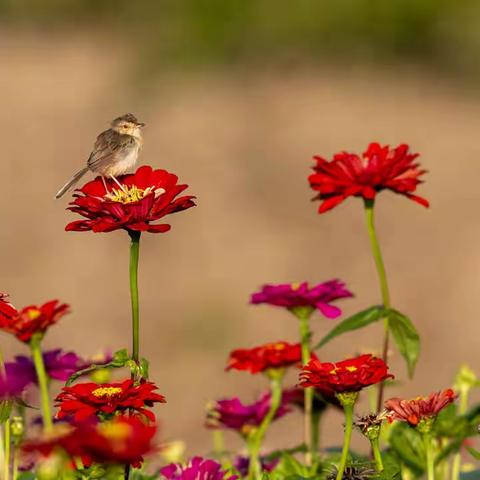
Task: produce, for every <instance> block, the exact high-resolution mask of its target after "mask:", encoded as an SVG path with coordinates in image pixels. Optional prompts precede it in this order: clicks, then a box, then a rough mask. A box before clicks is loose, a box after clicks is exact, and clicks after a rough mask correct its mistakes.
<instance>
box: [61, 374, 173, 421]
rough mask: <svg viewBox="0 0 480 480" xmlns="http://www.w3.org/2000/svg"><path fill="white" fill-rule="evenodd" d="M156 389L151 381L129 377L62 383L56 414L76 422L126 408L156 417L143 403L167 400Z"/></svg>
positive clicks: (151, 404) (150, 403)
mask: <svg viewBox="0 0 480 480" xmlns="http://www.w3.org/2000/svg"><path fill="white" fill-rule="evenodd" d="M155 390H157V386H156V385H155V384H154V383H152V382H143V383H140V384H139V385H135V384H134V382H133V381H132V380H125V381H123V382H119V383H103V384H98V383H93V382H87V383H78V384H76V385H74V386H72V387H64V388H63V389H62V391H61V393H60V394H59V395H58V396H57V398H56V399H55V401H56V402H57V404H56V406H57V407H59V409H60V410H59V411H58V413H57V418H59V419H63V418H73V420H74V421H75V422H82V421H84V420H86V419H88V418H92V417H95V416H96V415H97V416H99V417H105V416H107V417H108V416H110V415H112V414H115V413H123V412H125V411H127V410H129V411H130V412H136V413H137V414H139V415H144V416H145V417H147V418H148V419H149V420H151V421H155V415H154V414H153V412H151V411H150V410H147V408H146V407H152V406H153V404H154V403H165V401H166V400H165V397H163V396H162V395H159V394H158V393H155Z"/></svg>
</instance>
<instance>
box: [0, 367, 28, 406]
mask: <svg viewBox="0 0 480 480" xmlns="http://www.w3.org/2000/svg"><path fill="white" fill-rule="evenodd" d="M29 383H30V377H29V376H28V375H26V374H25V372H19V373H18V374H12V373H9V372H5V374H4V375H0V401H3V400H9V399H13V398H15V397H19V396H20V395H21V394H22V392H23V390H24V389H25V388H26V386H27V385H28V384H29Z"/></svg>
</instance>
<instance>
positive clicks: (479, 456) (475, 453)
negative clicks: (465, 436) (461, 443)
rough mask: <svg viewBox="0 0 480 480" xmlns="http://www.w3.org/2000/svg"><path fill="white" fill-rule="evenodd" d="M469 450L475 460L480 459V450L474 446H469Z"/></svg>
mask: <svg viewBox="0 0 480 480" xmlns="http://www.w3.org/2000/svg"><path fill="white" fill-rule="evenodd" d="M467 450H468V452H469V453H470V455H471V456H472V457H473V458H474V459H475V460H480V452H479V451H478V450H475V449H474V448H472V447H467Z"/></svg>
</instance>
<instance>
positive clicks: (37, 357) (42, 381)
mask: <svg viewBox="0 0 480 480" xmlns="http://www.w3.org/2000/svg"><path fill="white" fill-rule="evenodd" d="M41 344H42V335H41V334H34V335H33V336H32V339H31V340H30V349H31V351H32V358H33V363H34V365H35V371H36V372H37V380H38V387H39V389H40V407H41V411H42V419H43V428H44V429H45V431H46V432H50V431H51V430H52V428H53V423H52V414H51V413H50V396H49V393H48V378H47V372H46V371H45V364H44V363H43V356H42V347H41Z"/></svg>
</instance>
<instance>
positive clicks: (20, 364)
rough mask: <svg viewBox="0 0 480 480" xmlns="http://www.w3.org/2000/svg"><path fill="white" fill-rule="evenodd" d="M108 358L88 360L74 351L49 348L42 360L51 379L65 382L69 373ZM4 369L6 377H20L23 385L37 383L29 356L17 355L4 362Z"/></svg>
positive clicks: (102, 361) (100, 362)
mask: <svg viewBox="0 0 480 480" xmlns="http://www.w3.org/2000/svg"><path fill="white" fill-rule="evenodd" d="M108 361H109V359H108V357H106V358H105V359H102V360H99V361H98V362H89V361H86V360H83V359H82V358H80V357H79V356H78V355H77V354H76V353H74V352H64V351H63V350H61V349H55V350H49V351H47V352H44V353H43V362H44V364H45V370H46V372H47V375H48V376H49V377H50V378H51V379H53V380H59V381H61V382H65V381H66V380H68V379H69V378H70V376H71V375H73V374H74V373H76V372H78V371H79V370H82V369H83V368H86V367H88V366H89V365H90V364H91V363H98V364H99V365H101V364H103V363H108ZM5 371H6V373H7V376H8V377H13V378H16V377H18V378H21V379H23V381H24V382H26V383H25V386H28V385H31V384H36V383H37V374H36V372H35V365H34V364H33V360H32V358H31V357H27V356H25V355H17V356H15V359H14V361H13V362H5Z"/></svg>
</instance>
